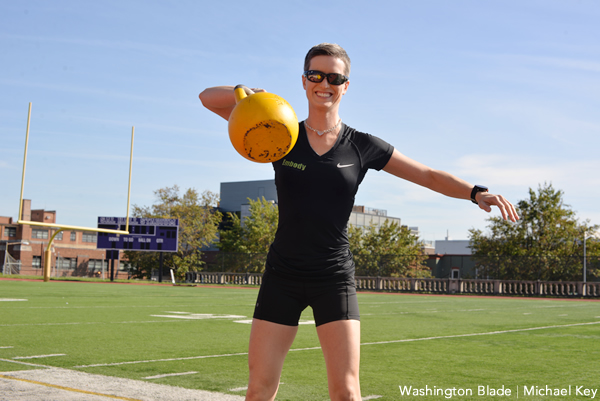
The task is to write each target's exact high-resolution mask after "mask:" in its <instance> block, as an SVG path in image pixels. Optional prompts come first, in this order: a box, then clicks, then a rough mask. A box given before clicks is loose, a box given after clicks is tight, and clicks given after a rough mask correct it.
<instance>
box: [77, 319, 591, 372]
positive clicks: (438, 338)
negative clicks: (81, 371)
mask: <svg viewBox="0 0 600 401" xmlns="http://www.w3.org/2000/svg"><path fill="white" fill-rule="evenodd" d="M593 324H600V322H587V323H572V324H562V325H554V326H541V327H528V328H524V329H513V330H500V331H490V332H486V333H468V334H454V335H450V336H437V337H423V338H407V339H404V340H389V341H377V342H370V343H361V344H360V345H361V346H363V345H380V344H394V343H407V342H413V341H426V340H442V339H446V338H460V337H475V336H489V335H493V334H505V333H518V332H522V331H534V330H545V329H558V328H564V327H575V326H589V325H593ZM318 349H321V347H308V348H292V349H290V351H289V352H293V351H312V350H318ZM244 355H248V353H247V352H238V353H235V354H222V355H200V356H188V357H183V358H166V359H149V360H145V361H127V362H114V363H97V364H93V365H79V366H73V369H77V368H96V367H104V366H120V365H135V364H138V363H153V362H171V361H187V360H191V359H206V358H221V357H228V356H244Z"/></svg>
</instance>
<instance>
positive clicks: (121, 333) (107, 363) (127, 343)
mask: <svg viewBox="0 0 600 401" xmlns="http://www.w3.org/2000/svg"><path fill="white" fill-rule="evenodd" d="M256 294H257V289H256V288H233V287H222V288H208V287H201V286H198V287H183V286H171V285H128V284H108V283H82V282H56V281H53V282H49V283H44V282H41V281H35V282H27V281H7V280H0V372H8V371H14V370H20V369H31V368H33V366H31V365H25V364H22V363H28V364H34V365H35V364H37V365H44V366H54V367H62V368H68V369H72V370H76V371H81V372H88V373H97V374H102V375H107V376H118V377H124V378H130V379H136V380H143V381H148V382H152V383H161V384H167V385H173V386H181V387H186V388H193V389H203V390H211V391H218V392H221V393H228V394H237V395H243V394H244V391H243V388H244V386H245V385H246V380H247V366H246V363H247V356H246V351H247V341H248V336H249V333H250V325H249V324H247V323H243V321H245V320H249V319H251V316H252V310H253V304H254V301H255V297H256ZM359 303H360V306H361V314H362V343H363V346H362V361H361V383H362V395H363V397H364V399H379V400H445V399H459V400H494V399H517V395H518V399H525V400H547V399H551V400H572V399H582V400H583V399H592V395H593V394H595V398H594V399H598V398H600V391H599V389H600V302H598V301H584V300H561V299H526V298H476V297H458V296H425V295H401V294H383V293H381V294H373V293H368V294H367V293H361V294H359ZM303 320H305V321H310V320H312V314H311V312H310V310H308V311H306V312H305V314H304V315H303ZM240 321H242V323H240ZM318 347H319V344H318V340H317V336H316V332H315V327H314V324H304V325H301V326H300V330H299V332H298V336H297V338H296V341H295V343H294V345H293V346H292V348H293V351H292V352H290V354H289V355H288V357H287V359H286V363H285V366H284V370H283V375H282V378H281V382H282V384H281V386H280V392H279V395H278V397H277V399H278V400H299V401H300V400H301V401H306V400H327V399H328V396H327V383H326V375H325V366H324V362H323V358H322V356H321V352H320V349H319V348H318ZM32 357H35V358H32ZM18 362H22V363H18ZM190 372H193V373H190ZM180 373H186V374H184V375H177V376H166V377H159V378H152V377H153V376H159V375H168V374H180ZM399 386H402V388H403V389H404V390H405V391H404V392H405V395H402V393H401V390H400V387H399ZM404 386H406V387H404ZM479 386H483V388H484V389H485V393H484V394H481V393H479V389H480V387H479ZM487 386H489V388H490V392H493V391H494V390H497V389H502V388H504V389H505V390H510V391H511V395H510V396H507V395H503V396H499V395H498V393H497V392H496V395H495V396H494V395H490V392H488V391H487ZM453 389H454V390H453ZM586 389H588V390H589V395H588V396H586V395H584V394H585V390H586ZM408 390H410V391H411V395H407V394H406V392H407V391H408ZM415 390H417V391H422V394H423V395H418V392H417V395H415V394H414V392H415ZM427 390H429V391H431V392H433V391H437V392H438V394H437V395H431V396H427V395H425V394H427V392H426V391H427ZM469 390H470V391H471V392H472V395H470V396H468V395H459V394H461V393H464V394H468V392H469ZM526 390H527V391H528V392H530V393H532V394H534V395H529V396H528V395H525V394H524V391H526ZM569 390H570V391H571V394H570V395H565V396H563V395H552V396H548V395H546V393H548V394H549V393H553V394H560V392H561V391H565V392H567V391H569ZM517 392H518V394H517ZM540 392H541V393H540ZM593 392H596V393H593ZM535 394H538V395H535ZM539 394H541V395H539Z"/></svg>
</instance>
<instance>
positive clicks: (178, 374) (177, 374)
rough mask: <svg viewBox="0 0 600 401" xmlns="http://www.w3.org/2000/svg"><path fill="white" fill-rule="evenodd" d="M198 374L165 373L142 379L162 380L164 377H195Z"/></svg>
mask: <svg viewBox="0 0 600 401" xmlns="http://www.w3.org/2000/svg"><path fill="white" fill-rule="evenodd" d="M196 373H198V372H182V373H165V374H164V375H156V376H148V377H142V379H161V378H163V377H171V376H185V375H195V374H196Z"/></svg>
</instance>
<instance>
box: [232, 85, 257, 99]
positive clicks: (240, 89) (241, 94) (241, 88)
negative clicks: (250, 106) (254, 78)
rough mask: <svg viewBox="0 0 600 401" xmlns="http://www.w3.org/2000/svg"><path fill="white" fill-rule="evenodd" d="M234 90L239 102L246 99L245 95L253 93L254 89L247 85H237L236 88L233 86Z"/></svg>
mask: <svg viewBox="0 0 600 401" xmlns="http://www.w3.org/2000/svg"><path fill="white" fill-rule="evenodd" d="M233 92H234V93H235V102H236V103H237V102H239V101H240V100H242V99H244V98H245V97H247V96H248V95H249V94H250V95H253V94H254V91H253V90H252V89H250V88H248V87H247V86H246V85H242V84H240V85H236V87H235V88H233Z"/></svg>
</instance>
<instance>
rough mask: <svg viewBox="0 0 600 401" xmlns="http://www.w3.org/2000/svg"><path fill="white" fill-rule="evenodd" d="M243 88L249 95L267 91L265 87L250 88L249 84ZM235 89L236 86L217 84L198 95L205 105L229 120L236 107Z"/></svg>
mask: <svg viewBox="0 0 600 401" xmlns="http://www.w3.org/2000/svg"><path fill="white" fill-rule="evenodd" d="M242 88H244V90H245V91H246V94H247V95H248V96H250V95H252V94H253V93H255V92H265V90H264V89H259V88H252V89H250V88H248V87H247V86H242ZM234 89H235V87H234V86H215V87H212V88H206V89H204V90H203V91H202V93H200V95H199V96H198V97H199V98H200V101H201V102H202V105H203V106H204V107H206V108H207V109H209V110H210V111H212V112H213V113H215V114H218V115H220V116H221V117H223V118H224V119H225V120H227V121H229V115H230V114H231V111H232V110H233V108H234V107H235V94H234V92H233V90H234Z"/></svg>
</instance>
